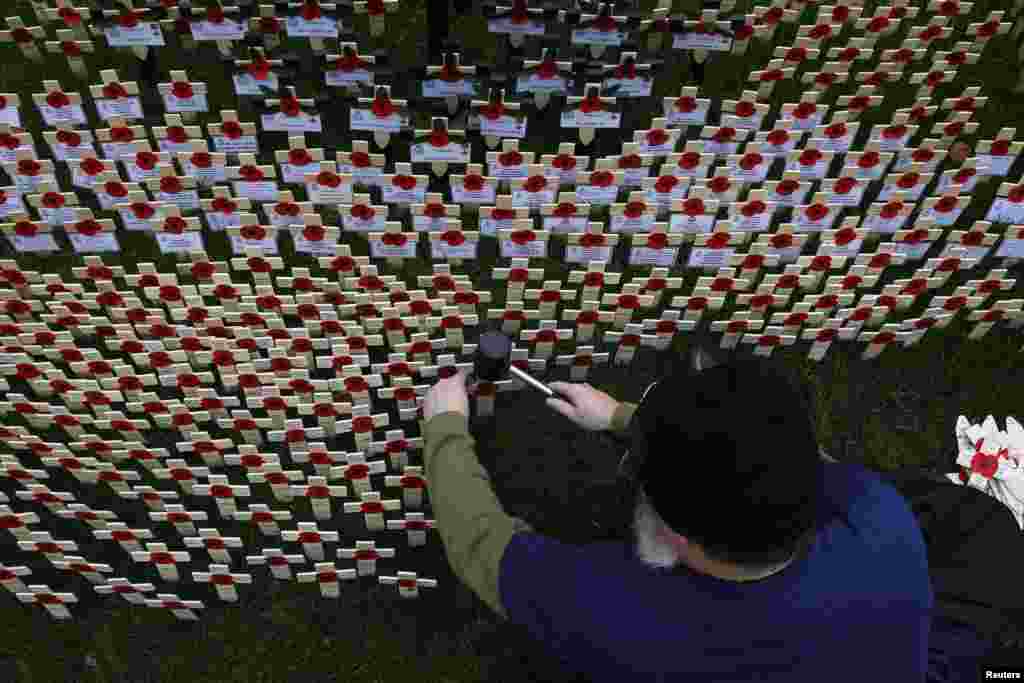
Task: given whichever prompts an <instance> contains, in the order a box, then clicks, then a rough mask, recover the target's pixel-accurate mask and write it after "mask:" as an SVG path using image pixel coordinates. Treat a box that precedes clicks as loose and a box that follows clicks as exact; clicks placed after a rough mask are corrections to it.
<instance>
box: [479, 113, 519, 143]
mask: <svg viewBox="0 0 1024 683" xmlns="http://www.w3.org/2000/svg"><path fill="white" fill-rule="evenodd" d="M480 134H481V135H493V136H495V137H499V138H525V137H526V117H525V116H524V117H523V118H521V119H520V118H516V117H515V116H508V115H504V116H499V117H498V118H496V119H490V118H488V117H486V116H481V117H480Z"/></svg>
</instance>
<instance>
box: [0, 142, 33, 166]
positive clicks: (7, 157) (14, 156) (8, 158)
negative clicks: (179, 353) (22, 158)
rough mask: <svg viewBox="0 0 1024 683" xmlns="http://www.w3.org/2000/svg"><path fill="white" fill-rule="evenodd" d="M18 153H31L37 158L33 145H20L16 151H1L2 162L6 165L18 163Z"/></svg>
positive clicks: (0, 159)
mask: <svg viewBox="0 0 1024 683" xmlns="http://www.w3.org/2000/svg"><path fill="white" fill-rule="evenodd" d="M18 152H31V153H32V155H33V156H35V148H34V147H33V146H32V145H18V146H17V147H15V148H14V149H7V148H4V149H0V161H2V162H4V163H5V164H14V163H17V162H18Z"/></svg>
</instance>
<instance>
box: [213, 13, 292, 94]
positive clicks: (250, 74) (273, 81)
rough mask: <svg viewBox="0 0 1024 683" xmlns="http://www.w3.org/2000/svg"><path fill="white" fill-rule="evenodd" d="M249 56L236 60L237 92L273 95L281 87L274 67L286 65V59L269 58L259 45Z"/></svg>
mask: <svg viewBox="0 0 1024 683" xmlns="http://www.w3.org/2000/svg"><path fill="white" fill-rule="evenodd" d="M193 26H195V24H193ZM218 44H219V43H218ZM249 57H250V58H249V59H236V60H235V67H237V69H238V71H237V72H236V73H235V74H234V75H233V76H232V81H233V82H234V85H235V94H236V95H238V96H239V97H243V96H246V97H261V98H266V97H273V96H274V94H276V93H277V92H278V90H279V88H280V84H279V80H278V79H279V77H278V75H277V73H275V72H274V69H278V68H281V67H282V66H284V60H281V59H267V56H266V54H265V53H264V51H263V49H262V48H258V47H253V48H250V50H249Z"/></svg>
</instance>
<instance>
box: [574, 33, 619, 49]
mask: <svg viewBox="0 0 1024 683" xmlns="http://www.w3.org/2000/svg"><path fill="white" fill-rule="evenodd" d="M625 38H626V34H624V33H623V32H622V31H588V30H582V31H580V30H576V31H573V32H572V43H573V45H605V46H613V47H614V46H618V45H622V41H623V40H625Z"/></svg>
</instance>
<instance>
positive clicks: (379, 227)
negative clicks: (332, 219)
mask: <svg viewBox="0 0 1024 683" xmlns="http://www.w3.org/2000/svg"><path fill="white" fill-rule="evenodd" d="M341 224H342V227H343V228H344V229H345V230H346V231H348V232H383V231H384V228H385V227H387V216H385V215H384V214H383V213H382V212H380V211H378V212H376V213H375V214H374V215H373V218H370V219H369V220H362V219H359V218H356V217H355V216H353V215H352V214H351V213H350V212H349V211H342V212H341Z"/></svg>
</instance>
